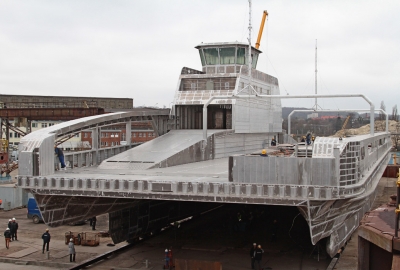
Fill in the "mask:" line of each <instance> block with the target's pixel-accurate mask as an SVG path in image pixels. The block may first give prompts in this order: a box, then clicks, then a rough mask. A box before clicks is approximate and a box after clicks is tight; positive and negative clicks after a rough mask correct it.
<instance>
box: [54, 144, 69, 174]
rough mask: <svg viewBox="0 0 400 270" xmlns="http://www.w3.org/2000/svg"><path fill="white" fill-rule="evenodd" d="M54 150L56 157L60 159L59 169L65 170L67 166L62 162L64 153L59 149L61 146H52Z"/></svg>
mask: <svg viewBox="0 0 400 270" xmlns="http://www.w3.org/2000/svg"><path fill="white" fill-rule="evenodd" d="M54 152H55V154H56V156H57V157H58V159H59V160H60V163H61V170H66V169H67V168H66V167H65V162H64V153H63V151H62V150H61V148H57V146H54Z"/></svg>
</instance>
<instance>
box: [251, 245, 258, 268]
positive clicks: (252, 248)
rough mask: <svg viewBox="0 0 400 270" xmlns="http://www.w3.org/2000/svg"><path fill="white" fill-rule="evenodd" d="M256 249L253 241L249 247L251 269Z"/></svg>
mask: <svg viewBox="0 0 400 270" xmlns="http://www.w3.org/2000/svg"><path fill="white" fill-rule="evenodd" d="M256 249H257V244H256V243H253V246H252V247H251V249H250V258H251V269H254V262H255V258H256Z"/></svg>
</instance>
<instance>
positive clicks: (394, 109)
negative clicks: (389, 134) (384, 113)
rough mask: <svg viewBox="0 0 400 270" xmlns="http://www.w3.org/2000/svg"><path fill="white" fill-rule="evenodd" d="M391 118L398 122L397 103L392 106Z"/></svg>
mask: <svg viewBox="0 0 400 270" xmlns="http://www.w3.org/2000/svg"><path fill="white" fill-rule="evenodd" d="M392 120H394V121H396V122H398V121H399V115H398V113H397V105H394V106H393V108H392Z"/></svg>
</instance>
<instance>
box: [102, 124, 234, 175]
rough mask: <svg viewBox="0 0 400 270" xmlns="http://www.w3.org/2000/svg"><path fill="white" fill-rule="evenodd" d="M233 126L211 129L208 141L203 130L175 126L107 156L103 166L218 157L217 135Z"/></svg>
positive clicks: (142, 167)
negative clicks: (178, 128)
mask: <svg viewBox="0 0 400 270" xmlns="http://www.w3.org/2000/svg"><path fill="white" fill-rule="evenodd" d="M232 133H233V130H209V131H208V137H207V144H206V143H205V142H204V141H203V131H202V130H171V131H170V132H168V133H167V134H165V135H163V136H160V137H157V138H155V139H153V140H151V141H149V142H146V143H144V144H142V145H140V146H137V147H135V148H132V149H130V150H128V151H125V152H123V153H121V154H119V155H116V156H113V157H111V158H109V159H106V160H104V161H103V162H102V163H101V164H100V165H99V168H100V169H129V170H145V169H151V168H162V167H170V166H175V165H180V164H186V163H192V162H197V161H204V160H210V159H214V158H215V151H214V139H215V137H216V136H217V137H219V138H221V137H225V136H226V135H227V134H232Z"/></svg>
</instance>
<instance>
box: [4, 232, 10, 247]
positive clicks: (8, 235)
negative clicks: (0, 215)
mask: <svg viewBox="0 0 400 270" xmlns="http://www.w3.org/2000/svg"><path fill="white" fill-rule="evenodd" d="M4 238H5V240H6V248H7V249H9V248H10V240H11V233H10V228H7V229H6V231H5V232H4Z"/></svg>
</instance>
